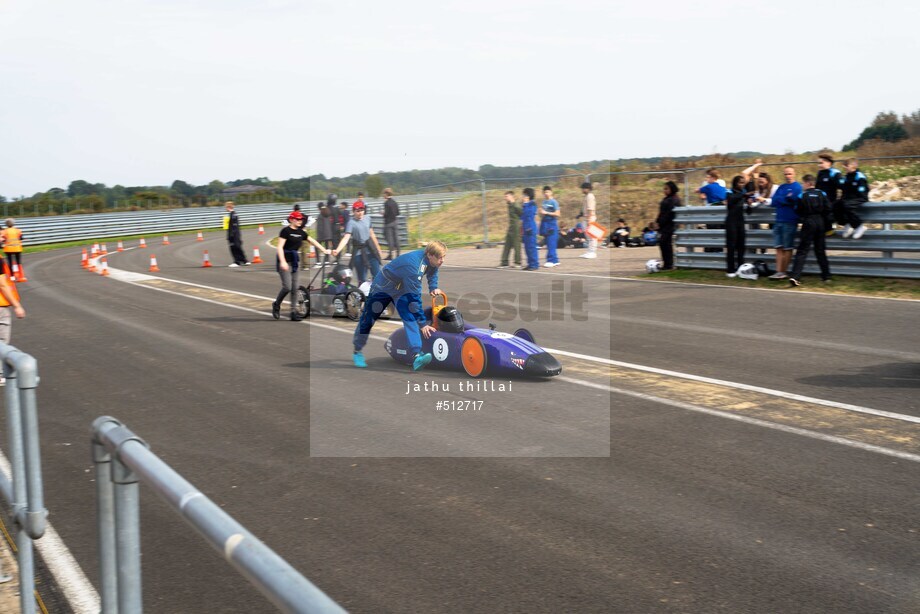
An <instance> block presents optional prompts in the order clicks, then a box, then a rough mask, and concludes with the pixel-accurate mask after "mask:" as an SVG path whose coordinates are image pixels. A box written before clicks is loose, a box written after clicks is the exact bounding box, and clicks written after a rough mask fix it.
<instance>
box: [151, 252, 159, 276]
mask: <svg viewBox="0 0 920 614" xmlns="http://www.w3.org/2000/svg"><path fill="white" fill-rule="evenodd" d="M150 272H151V273H159V272H160V267H158V266H157V257H156V256H155V255H153V254H150Z"/></svg>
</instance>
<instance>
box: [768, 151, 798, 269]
mask: <svg viewBox="0 0 920 614" xmlns="http://www.w3.org/2000/svg"><path fill="white" fill-rule="evenodd" d="M783 177H784V178H785V179H786V183H784V184H782V185H781V186H778V187H777V188H776V191H775V192H774V193H773V198H772V199H771V201H770V206H771V207H773V208H774V209H775V210H776V218H775V221H774V223H773V246H774V247H776V272H775V273H774V274H773V275H770V279H788V278H789V272H788V271H789V264H790V262H791V261H792V250H793V245H794V244H795V231H796V229H797V228H798V224H799V216H798V214H797V213H796V212H795V206H796V204H797V203H798V201H799V198H800V197H801V196H802V184H800V183H799V182H798V181H796V180H795V169H794V168H793V167H791V166H787V167H786V168H784V169H783Z"/></svg>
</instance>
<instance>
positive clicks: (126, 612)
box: [111, 456, 143, 614]
mask: <svg viewBox="0 0 920 614" xmlns="http://www.w3.org/2000/svg"><path fill="white" fill-rule="evenodd" d="M111 467H112V484H113V485H114V488H113V491H114V492H113V495H114V500H115V506H114V507H115V552H116V556H117V560H118V613H119V614H135V613H137V614H140V612H142V611H143V602H142V595H143V593H142V592H141V519H140V499H139V492H138V484H137V476H135V475H134V472H132V471H131V470H130V469H128V468H127V467H126V466H125V465H124V464H123V463H122V462H121V461H120V460H119V459H118V457H117V456H116V457H115V458H113V459H112V462H111Z"/></svg>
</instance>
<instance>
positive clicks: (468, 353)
mask: <svg viewBox="0 0 920 614" xmlns="http://www.w3.org/2000/svg"><path fill="white" fill-rule="evenodd" d="M460 358H461V360H462V362H463V370H464V371H466V374H467V375H469V376H470V377H480V376H481V375H483V374H484V373H485V372H486V369H487V368H488V366H489V359H488V356H486V348H485V346H484V345H483V344H482V341H480V340H479V339H477V338H476V337H467V338H466V339H464V340H463V345H461V346H460Z"/></svg>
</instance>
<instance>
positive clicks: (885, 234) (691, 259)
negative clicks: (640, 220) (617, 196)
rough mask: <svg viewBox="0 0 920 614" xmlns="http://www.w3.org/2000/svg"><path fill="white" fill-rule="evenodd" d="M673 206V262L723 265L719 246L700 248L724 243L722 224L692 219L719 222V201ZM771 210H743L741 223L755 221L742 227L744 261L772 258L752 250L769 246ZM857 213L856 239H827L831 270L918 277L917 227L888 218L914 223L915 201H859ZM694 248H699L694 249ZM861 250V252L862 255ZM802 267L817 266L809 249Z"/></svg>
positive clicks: (917, 216) (919, 216)
mask: <svg viewBox="0 0 920 614" xmlns="http://www.w3.org/2000/svg"><path fill="white" fill-rule="evenodd" d="M675 212H676V214H677V218H676V223H677V224H678V230H677V231H676V232H675V240H674V244H675V245H676V246H677V247H678V248H683V249H681V250H679V251H677V252H676V253H675V254H674V261H675V264H677V266H678V267H680V268H688V269H723V268H725V253H724V252H712V251H710V252H706V251H703V250H705V249H706V248H710V249H711V248H723V249H724V248H725V230H723V229H713V228H710V229H703V228H696V227H695V226H696V225H698V224H705V225H710V226H712V225H720V224H724V223H725V207H724V206H718V207H679V208H677V209H675ZM773 212H774V209H772V208H770V207H761V208H758V209H755V210H754V212H753V213H752V214H750V215H746V216H745V224H746V225H747V224H749V223H750V224H756V225H758V226H759V228H758V229H755V230H750V229H748V230H747V231H746V238H745V245H746V247H747V250H748V252H749V255H748V256H747V257H746V261H747V262H752V261H754V260H756V259H764V260H767V261H768V262H771V263H772V259H773V254H772V253H771V254H754V251H755V250H760V249H770V250H772V249H773V243H774V242H773V232H772V231H771V230H769V229H768V227H767V225H768V224H772V223H773V219H774V214H773ZM858 213H859V215H860V217H862V219H863V220H864V221H865V222H866V223H867V224H869V225H870V228H869V230H868V232H866V234H865V235H864V236H863V237H862V238H861V239H859V240H854V239H843V238H840V237H839V236H834V237H829V238H828V239H827V252H828V260H829V261H830V267H831V274H832V275H860V276H866V277H906V278H912V279H920V254H917V252H920V230H909V229H899V230H895V229H893V228H892V225H893V224H899V225H903V224H920V202H916V201H904V202H881V203H865V204H864V205H862V206H861V207H860V208H859V211H858ZM873 225H874V226H873ZM681 226H682V227H681ZM878 226H881V228H878ZM699 248H702V250H701V251H696V250H697V249H699ZM835 252H838V253H839V252H860V255H836V254H835ZM862 252H867V254H866V255H862ZM872 252H875V254H872ZM897 253H900V254H907V253H910V254H912V255H913V257H910V258H905V257H899V256H896V254H897ZM805 272H806V273H815V274H816V273H818V272H819V270H818V266H817V262H816V261H815V257H814V250H812V251H811V253H810V254H809V255H808V259H807V260H806V265H805Z"/></svg>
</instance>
